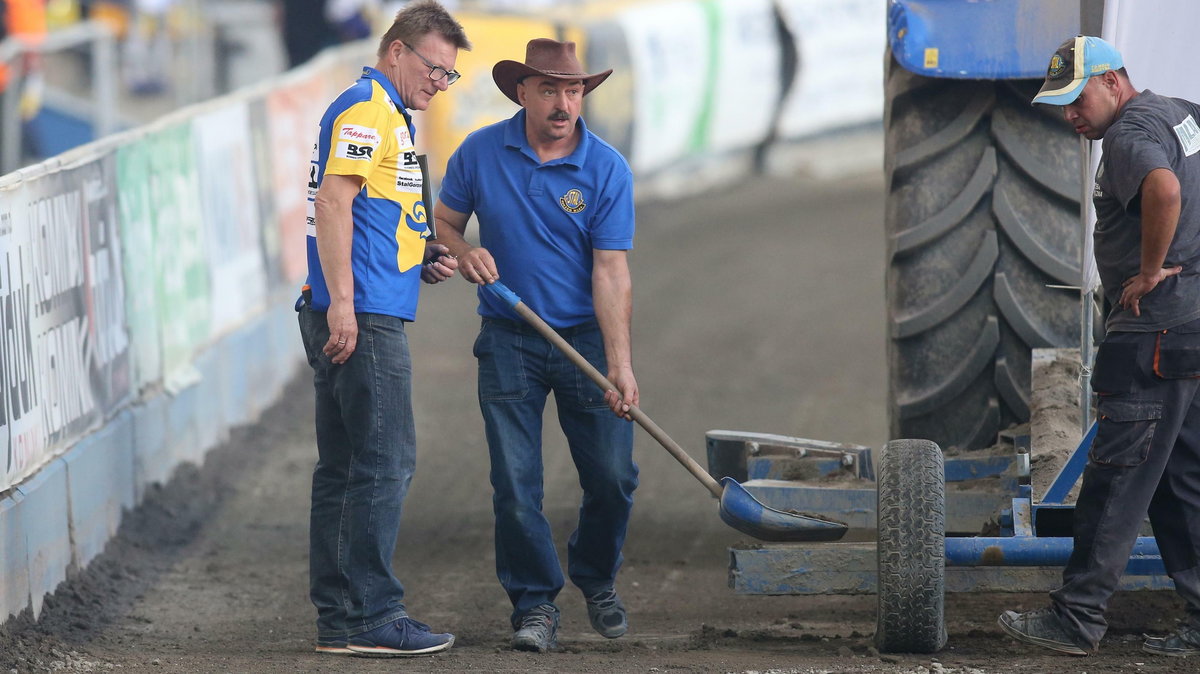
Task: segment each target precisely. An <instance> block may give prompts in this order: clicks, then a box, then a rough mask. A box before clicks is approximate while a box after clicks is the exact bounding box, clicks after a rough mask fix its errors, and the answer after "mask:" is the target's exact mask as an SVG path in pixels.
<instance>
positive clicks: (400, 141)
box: [396, 126, 412, 148]
mask: <svg viewBox="0 0 1200 674" xmlns="http://www.w3.org/2000/svg"><path fill="white" fill-rule="evenodd" d="M396 144H397V145H399V146H400V147H402V148H404V147H412V136H410V135H408V129H406V128H404V127H402V126H400V127H396Z"/></svg>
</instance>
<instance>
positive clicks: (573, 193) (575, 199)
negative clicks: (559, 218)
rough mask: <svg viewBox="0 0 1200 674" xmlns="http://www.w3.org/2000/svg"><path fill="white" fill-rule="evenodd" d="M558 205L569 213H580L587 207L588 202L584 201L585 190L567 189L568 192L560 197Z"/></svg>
mask: <svg viewBox="0 0 1200 674" xmlns="http://www.w3.org/2000/svg"><path fill="white" fill-rule="evenodd" d="M558 205H559V206H562V209H563V210H564V211H566V212H568V213H578V212H579V211H582V210H583V209H585V208H587V204H585V203H583V192H580V191H579V190H576V189H571V190H567V193H566V194H564V195H562V196H561V197H559V198H558Z"/></svg>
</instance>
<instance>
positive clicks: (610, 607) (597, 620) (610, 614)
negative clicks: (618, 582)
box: [586, 587, 629, 639]
mask: <svg viewBox="0 0 1200 674" xmlns="http://www.w3.org/2000/svg"><path fill="white" fill-rule="evenodd" d="M586 600H587V611H588V620H590V621H592V629H594V630H596V631H597V632H599V633H600V636H602V637H604V638H606V639H616V638H617V637H619V636H621V635H622V634H625V631H626V630H628V629H629V622H628V619H627V618H626V617H625V605H624V604H622V603H621V598H620V597H618V596H617V591H616V590H614V589H612V588H611V587H610V588H608V589H607V590H604V591H602V592H597V593H596V594H594V595H592V596H590V597H587V598H586Z"/></svg>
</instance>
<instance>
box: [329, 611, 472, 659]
mask: <svg viewBox="0 0 1200 674" xmlns="http://www.w3.org/2000/svg"><path fill="white" fill-rule="evenodd" d="M453 645H454V635H453V634H435V633H433V632H430V631H429V625H426V624H424V623H419V622H417V621H416V620H413V619H412V618H407V617H406V618H401V619H399V620H396V621H394V622H390V623H387V624H386V625H380V626H379V627H376V628H375V629H373V630H371V631H369V632H363V633H362V634H356V635H354V636H352V637H350V639H349V640H347V642H346V646H347V648H349V649H350V650H351V651H352V652H353V653H354V654H355V655H370V656H375V657H396V656H402V655H429V654H430V653H438V652H441V651H445V650H448V649H449V648H450V647H451V646H453Z"/></svg>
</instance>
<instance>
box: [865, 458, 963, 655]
mask: <svg viewBox="0 0 1200 674" xmlns="http://www.w3.org/2000/svg"><path fill="white" fill-rule="evenodd" d="M878 470H879V472H878V482H877V489H878V496H879V502H878V507H877V513H878V518H879V519H878V527H879V542H878V551H879V567H878V574H877V575H878V596H879V612H878V619H877V622H876V626H875V647H876V648H878V649H879V651H880V652H881V653H936V652H937V651H939V650H941V648H942V646H945V645H946V619H945V590H946V478H945V474H944V472H943V470H944V469H943V462H942V450H941V449H940V448H939V447H938V446H937V444H936V443H933V442H930V441H928V440H892V441H891V442H889V443H887V446H885V447H884V449H883V454H882V455H881V456H880V458H879V465H878Z"/></svg>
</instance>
